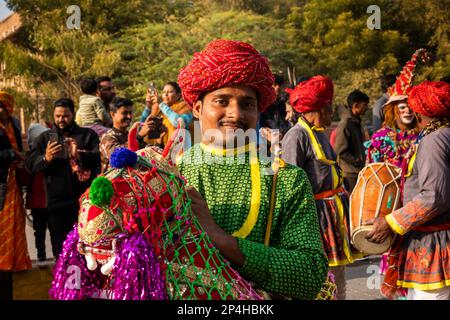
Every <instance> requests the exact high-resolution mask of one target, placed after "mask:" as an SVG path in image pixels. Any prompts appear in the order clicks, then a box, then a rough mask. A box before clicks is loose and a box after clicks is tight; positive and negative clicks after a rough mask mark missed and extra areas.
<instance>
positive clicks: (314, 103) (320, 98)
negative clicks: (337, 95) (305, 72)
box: [286, 75, 333, 113]
mask: <svg viewBox="0 0 450 320" xmlns="http://www.w3.org/2000/svg"><path fill="white" fill-rule="evenodd" d="M286 92H287V93H289V102H290V104H291V106H292V107H293V108H294V109H295V110H296V111H297V112H298V113H306V112H311V111H318V110H320V109H321V108H323V107H325V106H328V105H330V104H331V101H332V100H333V82H332V81H331V79H329V78H327V77H324V76H320V75H319V76H315V77H312V78H311V79H309V80H307V81H304V82H301V83H300V84H298V85H297V86H296V87H295V88H294V89H289V88H288V89H286Z"/></svg>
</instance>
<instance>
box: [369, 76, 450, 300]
mask: <svg viewBox="0 0 450 320" xmlns="http://www.w3.org/2000/svg"><path fill="white" fill-rule="evenodd" d="M408 104H409V106H410V107H411V109H412V110H413V111H414V112H415V113H416V116H417V120H418V125H419V128H420V129H421V130H422V131H421V133H420V135H419V142H418V146H417V147H416V151H415V153H414V155H413V156H412V157H410V158H409V160H408V161H409V162H408V166H407V168H408V170H407V172H405V173H404V174H405V177H406V181H405V184H404V201H403V203H404V206H403V207H402V208H400V209H398V210H396V211H394V212H392V213H391V214H389V215H387V216H386V217H382V218H378V219H376V220H375V223H374V229H373V230H372V232H371V234H369V235H368V237H369V240H371V241H373V242H382V241H384V240H385V239H386V238H387V236H388V235H389V234H390V233H393V232H394V233H396V234H397V237H396V239H397V240H396V241H395V242H394V243H393V245H392V248H391V251H390V256H389V266H390V267H389V269H388V271H387V272H386V276H385V281H384V282H385V283H384V284H383V286H382V290H381V291H382V293H383V294H384V295H385V296H387V297H388V298H395V297H396V295H397V294H398V290H399V289H401V288H403V289H408V296H407V298H408V299H409V300H450V272H449V270H450V260H449V259H448V257H449V256H450V241H449V239H450V202H449V199H450V168H449V163H450V84H448V83H445V82H441V81H439V82H430V81H424V82H423V83H421V84H419V85H418V86H415V87H413V88H412V90H411V92H410V94H409V97H408Z"/></svg>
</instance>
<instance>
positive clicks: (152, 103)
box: [145, 88, 159, 116]
mask: <svg viewBox="0 0 450 320" xmlns="http://www.w3.org/2000/svg"><path fill="white" fill-rule="evenodd" d="M158 101H159V95H158V90H156V88H155V92H154V94H153V93H151V92H150V91H149V90H147V95H146V96H145V105H146V106H147V108H149V109H150V111H151V113H150V115H152V116H156V115H157V114H158V113H159V103H158Z"/></svg>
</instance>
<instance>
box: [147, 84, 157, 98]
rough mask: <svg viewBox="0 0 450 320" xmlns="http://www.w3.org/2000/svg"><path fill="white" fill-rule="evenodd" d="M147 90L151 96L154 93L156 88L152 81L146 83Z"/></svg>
mask: <svg viewBox="0 0 450 320" xmlns="http://www.w3.org/2000/svg"><path fill="white" fill-rule="evenodd" d="M148 92H150V94H151V95H153V96H154V95H155V93H156V90H155V85H154V83H153V82H150V84H149V85H148Z"/></svg>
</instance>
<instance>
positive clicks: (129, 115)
mask: <svg viewBox="0 0 450 320" xmlns="http://www.w3.org/2000/svg"><path fill="white" fill-rule="evenodd" d="M111 118H112V120H113V127H114V128H116V129H118V130H121V131H126V130H127V128H128V127H129V126H130V124H131V121H132V120H133V106H121V107H120V108H118V109H117V111H115V112H111Z"/></svg>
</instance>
